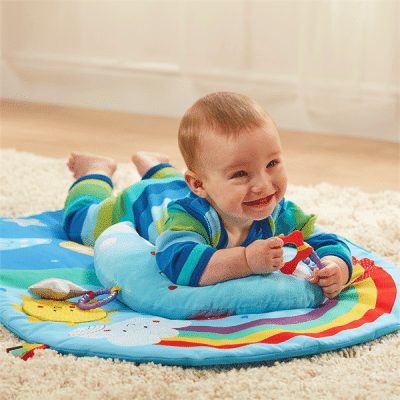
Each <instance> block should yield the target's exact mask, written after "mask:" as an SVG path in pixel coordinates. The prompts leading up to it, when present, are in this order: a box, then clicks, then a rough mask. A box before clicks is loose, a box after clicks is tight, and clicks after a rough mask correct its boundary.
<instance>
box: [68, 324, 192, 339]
mask: <svg viewBox="0 0 400 400" xmlns="http://www.w3.org/2000/svg"><path fill="white" fill-rule="evenodd" d="M190 324H191V323H190V321H175V320H168V319H165V318H158V317H154V318H143V317H138V318H130V319H127V320H125V321H121V322H116V323H114V324H111V325H97V326H87V327H85V328H78V329H75V330H73V331H72V332H70V333H69V336H80V337H83V338H87V339H107V340H108V341H109V342H110V343H112V344H115V345H116V346H144V345H149V344H156V343H159V342H160V341H161V340H162V339H164V338H170V337H175V336H178V335H179V331H178V330H177V328H183V327H185V326H189V325H190Z"/></svg>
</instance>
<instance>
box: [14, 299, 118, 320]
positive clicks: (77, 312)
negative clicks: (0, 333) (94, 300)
mask: <svg viewBox="0 0 400 400" xmlns="http://www.w3.org/2000/svg"><path fill="white" fill-rule="evenodd" d="M21 299H22V300H23V301H24V302H23V304H22V307H21V306H19V305H17V304H11V307H13V308H15V309H16V310H18V311H21V312H22V313H24V314H27V315H28V321H29V322H45V321H51V322H64V323H66V324H68V325H71V326H77V325H79V324H80V323H82V322H91V321H99V322H110V321H112V319H111V318H108V317H107V315H109V314H112V313H116V312H119V311H116V310H114V311H104V310H102V309H101V308H94V309H91V310H81V309H80V308H79V307H78V303H74V302H72V301H68V300H65V301H57V300H46V299H34V298H33V297H29V296H21Z"/></svg>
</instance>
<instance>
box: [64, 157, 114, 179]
mask: <svg viewBox="0 0 400 400" xmlns="http://www.w3.org/2000/svg"><path fill="white" fill-rule="evenodd" d="M67 165H68V168H69V169H70V171H71V172H72V173H73V174H74V178H75V179H79V178H81V177H82V176H85V175H92V174H98V175H105V176H108V177H109V178H110V179H111V178H112V176H113V175H114V172H115V170H116V169H117V162H116V161H115V160H114V159H112V158H108V157H103V156H98V155H95V154H90V153H71V155H70V156H69V159H68V163H67Z"/></svg>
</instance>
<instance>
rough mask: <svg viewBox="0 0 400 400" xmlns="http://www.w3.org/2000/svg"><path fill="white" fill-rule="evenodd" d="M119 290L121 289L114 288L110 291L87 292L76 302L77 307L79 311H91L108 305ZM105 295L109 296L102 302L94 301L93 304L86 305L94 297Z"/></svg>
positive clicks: (108, 289)
mask: <svg viewBox="0 0 400 400" xmlns="http://www.w3.org/2000/svg"><path fill="white" fill-rule="evenodd" d="M120 290H121V288H120V287H119V286H114V287H112V288H111V289H110V288H107V289H100V290H96V291H95V292H93V291H89V292H88V293H86V294H85V295H84V296H82V297H81V298H80V299H79V300H78V307H79V308H80V309H81V310H91V309H92V308H97V307H102V306H104V305H106V304H108V303H109V302H110V301H112V300H114V299H115V297H116V296H117V294H118V292H119V291H120ZM106 293H110V296H108V297H106V298H105V299H103V300H99V301H96V302H95V303H91V304H87V302H88V301H89V300H93V299H94V298H95V297H97V296H100V295H102V294H106Z"/></svg>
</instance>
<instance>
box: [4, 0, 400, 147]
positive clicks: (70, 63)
mask: <svg viewBox="0 0 400 400" xmlns="http://www.w3.org/2000/svg"><path fill="white" fill-rule="evenodd" d="M0 18H1V19H2V20H1V50H2V52H1V81H2V82H1V90H2V97H3V98H8V99H21V100H27V101H35V102H46V103H54V104H61V105H69V106H77V107H88V108H97V109H106V110H118V111H128V112H136V113H145V114H154V115H166V116H175V117H180V116H182V114H183V113H184V112H185V110H186V109H187V108H188V107H189V106H190V105H191V104H192V103H193V102H194V101H195V100H196V99H197V98H199V97H200V96H202V95H204V94H206V93H209V92H212V91H218V90H228V91H237V92H242V93H244V94H247V95H249V96H251V97H253V98H254V99H255V100H257V101H259V102H260V103H261V104H262V105H263V106H264V107H265V108H266V109H267V111H268V112H269V113H270V114H271V115H272V117H273V118H274V120H275V122H276V123H277V125H278V127H279V128H281V129H293V130H302V131H308V132H322V133H334V134H342V135H351V136H359V137H367V138H378V139H382V140H388V141H400V140H399V137H400V72H399V70H400V28H399V21H400V2H398V1H397V0H387V1H378V0H377V1H372V0H370V1H367V2H355V1H321V2H316V1H295V0H293V1H261V0H258V1H250V0H235V1H227V0H225V1H190V0H187V1H166V0H164V1H152V0H147V1H126V0H125V1H118V0H102V1H100V0H99V1H89V0H57V1H49V0H44V1H37V0H26V1H6V0H3V1H2V3H1V14H0Z"/></svg>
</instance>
